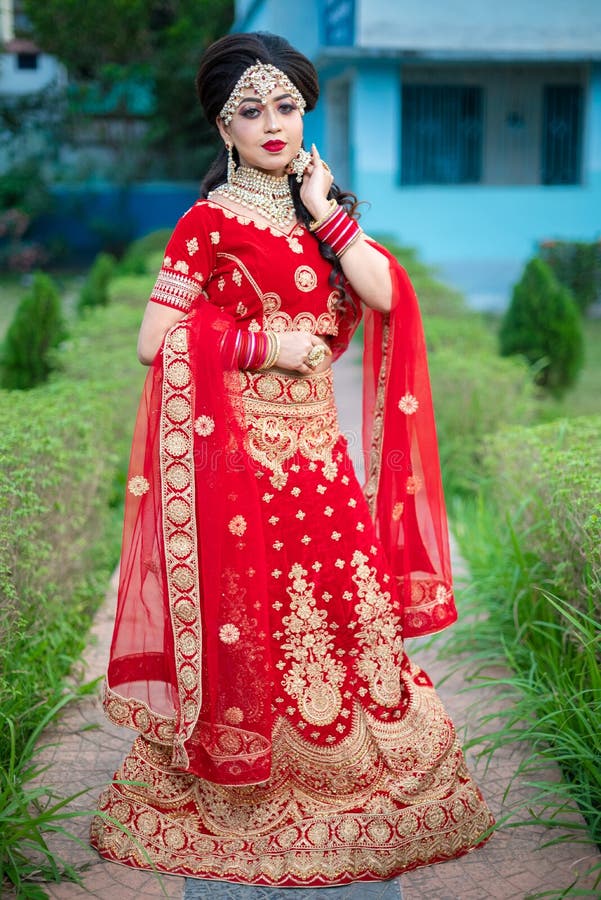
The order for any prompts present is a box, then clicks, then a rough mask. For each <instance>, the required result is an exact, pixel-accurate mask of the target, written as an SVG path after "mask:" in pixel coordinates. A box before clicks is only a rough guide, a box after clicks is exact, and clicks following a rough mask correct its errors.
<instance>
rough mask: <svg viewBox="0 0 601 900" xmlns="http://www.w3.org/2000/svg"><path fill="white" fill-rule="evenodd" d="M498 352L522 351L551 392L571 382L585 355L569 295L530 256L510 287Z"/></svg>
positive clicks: (543, 263)
mask: <svg viewBox="0 0 601 900" xmlns="http://www.w3.org/2000/svg"><path fill="white" fill-rule="evenodd" d="M500 345H501V354H502V355H503V356H511V355H513V354H521V355H522V356H525V357H526V359H527V360H528V362H529V363H530V364H532V365H535V366H537V367H538V371H537V375H536V380H537V382H538V384H540V385H541V386H542V387H544V388H546V389H548V390H549V391H551V393H554V394H561V393H562V392H563V391H565V390H566V388H569V387H571V386H572V385H573V384H574V383H575V381H576V379H577V377H578V374H579V372H580V369H581V368H582V364H583V361H584V350H583V346H584V345H583V335H582V322H581V319H580V314H579V312H578V309H577V307H576V304H575V303H574V300H573V299H572V295H571V294H570V292H569V291H568V290H567V288H565V287H563V286H562V285H560V284H559V282H558V281H557V279H556V278H555V276H554V275H553V272H552V271H551V269H550V268H549V266H548V265H547V264H546V263H545V262H543V260H542V259H539V258H537V257H535V258H534V259H531V260H530V262H528V264H527V265H526V268H525V270H524V273H523V275H522V278H521V279H520V281H519V282H518V283H517V284H516V285H515V287H514V289H513V296H512V298H511V303H510V305H509V307H508V309H507V312H506V313H505V316H504V318H503V322H502V324H501V331H500Z"/></svg>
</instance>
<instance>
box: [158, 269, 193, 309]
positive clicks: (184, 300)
mask: <svg viewBox="0 0 601 900" xmlns="http://www.w3.org/2000/svg"><path fill="white" fill-rule="evenodd" d="M164 265H165V266H167V260H165V263H164ZM201 293H202V287H201V285H200V284H199V283H198V282H197V281H195V280H194V279H193V278H189V277H188V276H187V275H184V274H182V273H181V272H173V271H168V269H167V268H163V269H161V271H160V272H159V275H158V278H157V280H156V282H155V285H154V288H153V289H152V294H151V296H150V299H151V300H154V301H155V303H164V304H166V305H167V306H174V307H177V309H182V310H183V311H184V312H188V310H189V309H190V307H191V306H192V304H193V303H194V301H195V300H196V298H197V297H198V296H199V295H200V294H201Z"/></svg>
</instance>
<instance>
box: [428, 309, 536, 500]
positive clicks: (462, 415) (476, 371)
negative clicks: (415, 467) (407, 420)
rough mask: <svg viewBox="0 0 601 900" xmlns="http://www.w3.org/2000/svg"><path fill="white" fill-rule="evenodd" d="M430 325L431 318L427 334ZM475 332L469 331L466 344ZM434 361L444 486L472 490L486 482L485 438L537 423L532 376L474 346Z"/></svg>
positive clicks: (446, 351)
mask: <svg viewBox="0 0 601 900" xmlns="http://www.w3.org/2000/svg"><path fill="white" fill-rule="evenodd" d="M428 327H429V326H428V320H426V332H428ZM470 333H472V332H471V330H470V328H466V330H465V332H463V335H462V340H463V339H466V340H467V339H468V337H469V335H470ZM440 334H441V330H440V329H439V335H438V336H439V337H440ZM455 338H457V334H456V333H455ZM429 363H430V376H431V379H432V393H433V397H434V409H435V413H436V428H437V432H438V438H439V445H440V461H441V466H442V474H443V479H444V483H445V488H446V489H447V490H450V491H455V492H460V493H463V492H471V491H473V490H475V489H476V488H477V486H478V484H479V481H480V478H481V470H482V460H483V441H484V438H485V437H486V436H487V435H489V434H491V433H492V432H494V431H497V430H498V429H499V428H502V427H503V426H507V425H509V424H513V423H516V422H520V423H524V424H526V423H527V422H530V421H532V420H533V419H534V414H535V404H534V397H533V389H532V382H531V378H530V375H529V372H528V369H527V367H526V366H525V364H524V363H523V362H522V361H521V360H517V359H502V358H500V357H498V356H493V355H492V354H491V353H488V352H487V350H486V346H484V347H483V349H481V350H479V349H478V347H477V345H476V346H474V345H473V344H472V346H471V348H470V347H469V346H466V350H465V352H459V350H458V349H457V347H453V346H452V345H451V346H446V347H440V348H439V349H435V350H433V351H432V352H431V353H430V356H429Z"/></svg>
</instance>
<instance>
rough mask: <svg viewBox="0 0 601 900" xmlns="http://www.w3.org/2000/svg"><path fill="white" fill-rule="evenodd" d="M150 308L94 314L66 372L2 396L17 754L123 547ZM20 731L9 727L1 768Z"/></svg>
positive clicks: (1, 581) (7, 697) (3, 672)
mask: <svg viewBox="0 0 601 900" xmlns="http://www.w3.org/2000/svg"><path fill="white" fill-rule="evenodd" d="M138 324H139V312H138V311H136V310H133V309H128V308H121V307H110V308H107V309H99V310H91V311H90V314H89V316H86V318H85V319H82V320H80V321H79V322H77V323H76V325H75V326H74V327H73V333H72V337H71V340H70V341H69V342H68V344H66V345H65V346H64V348H63V350H62V351H61V374H60V375H59V376H55V377H54V378H52V379H51V380H50V381H49V382H48V383H47V384H45V385H43V386H41V387H38V388H36V389H34V390H32V391H28V392H8V391H3V392H0V417H1V418H2V423H3V427H2V431H1V432H0V459H1V460H2V464H1V466H0V708H1V709H2V711H3V713H4V714H5V716H7V717H8V718H12V719H13V720H15V721H18V722H19V729H18V734H17V747H16V752H17V753H20V751H21V748H22V746H23V745H24V743H25V742H26V741H27V738H28V735H29V734H30V733H31V731H32V730H33V729H34V728H35V727H36V724H37V723H38V722H39V721H40V719H41V717H42V716H43V714H44V710H45V709H47V708H48V706H49V705H51V704H52V703H54V702H56V700H57V699H58V698H59V697H60V696H61V693H62V679H63V678H64V677H65V675H66V674H67V672H68V671H69V668H70V666H71V664H72V663H73V662H74V661H75V660H76V659H77V658H78V656H79V654H80V653H81V651H82V650H83V647H84V646H85V642H86V632H87V624H88V622H89V620H90V617H91V614H92V611H93V610H94V608H95V606H96V605H97V603H98V602H99V601H100V600H101V599H102V596H103V595H104V592H105V590H106V584H107V581H108V578H109V575H110V572H111V570H112V568H113V567H114V565H115V563H116V561H117V559H118V554H119V534H120V527H121V525H120V516H119V514H118V513H117V512H116V511H115V509H114V508H112V507H111V504H112V505H113V506H114V505H115V502H118V501H117V496H116V495H120V494H121V491H120V490H119V489H117V488H116V487H115V484H116V483H117V481H121V480H122V477H123V476H122V473H123V471H124V470H125V468H126V465H127V456H128V448H129V442H130V439H131V430H132V428H133V422H134V416H135V408H136V405H137V401H138V397H139V392H140V388H141V384H142V380H143V377H144V374H145V372H144V369H143V367H142V366H140V364H139V363H138V361H137V359H136V352H135V343H136V333H137V329H138ZM9 750H10V735H9V734H8V732H7V731H6V729H5V723H4V720H3V721H2V723H0V767H4V766H5V765H6V763H7V758H6V754H7V753H8V752H9Z"/></svg>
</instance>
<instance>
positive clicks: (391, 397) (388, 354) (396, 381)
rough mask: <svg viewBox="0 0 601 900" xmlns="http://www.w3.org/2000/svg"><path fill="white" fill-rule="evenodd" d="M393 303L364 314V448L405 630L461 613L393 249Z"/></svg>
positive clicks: (413, 305) (421, 349)
mask: <svg viewBox="0 0 601 900" xmlns="http://www.w3.org/2000/svg"><path fill="white" fill-rule="evenodd" d="M370 243H372V245H373V246H374V247H376V248H377V249H378V250H379V251H380V252H381V253H383V254H384V255H385V256H386V257H387V258H388V260H389V262H390V275H391V279H392V309H391V312H390V313H389V314H382V313H379V312H375V311H374V310H372V309H367V310H366V311H365V315H364V326H363V327H364V357H363V453H364V459H365V472H366V483H365V487H364V492H365V495H366V497H367V500H368V503H369V506H370V510H371V513H372V516H373V518H374V522H375V526H376V533H377V535H378V537H379V539H380V541H381V542H382V544H383V547H384V550H385V552H386V555H387V557H388V560H389V563H390V565H391V567H392V570H393V573H394V576H395V579H396V582H397V588H398V591H399V594H400V599H401V603H402V607H403V635H404V637H416V636H418V635H424V634H429V633H431V632H434V631H440V630H441V629H443V628H446V627H447V626H448V625H451V624H452V623H453V622H454V621H455V620H456V618H457V611H456V609H455V603H454V599H453V592H452V576H451V559H450V552H449V538H448V528H447V516H446V509H445V503H444V495H443V490H442V480H441V475H440V463H439V458H438V444H437V440H436V426H435V422H434V410H433V405H432V394H431V390H430V378H429V374H428V363H427V357H426V343H425V338H424V333H423V327H422V321H421V315H420V311H419V305H418V302H417V297H416V295H415V291H414V290H413V286H412V284H411V281H410V280H409V276H408V275H407V273H406V272H405V270H404V269H403V268H402V266H400V265H399V263H398V262H397V261H396V259H394V257H393V256H391V254H389V253H388V252H387V251H386V250H384V249H383V248H382V247H381V246H379V245H378V244H374V243H373V242H371V241H370Z"/></svg>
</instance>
